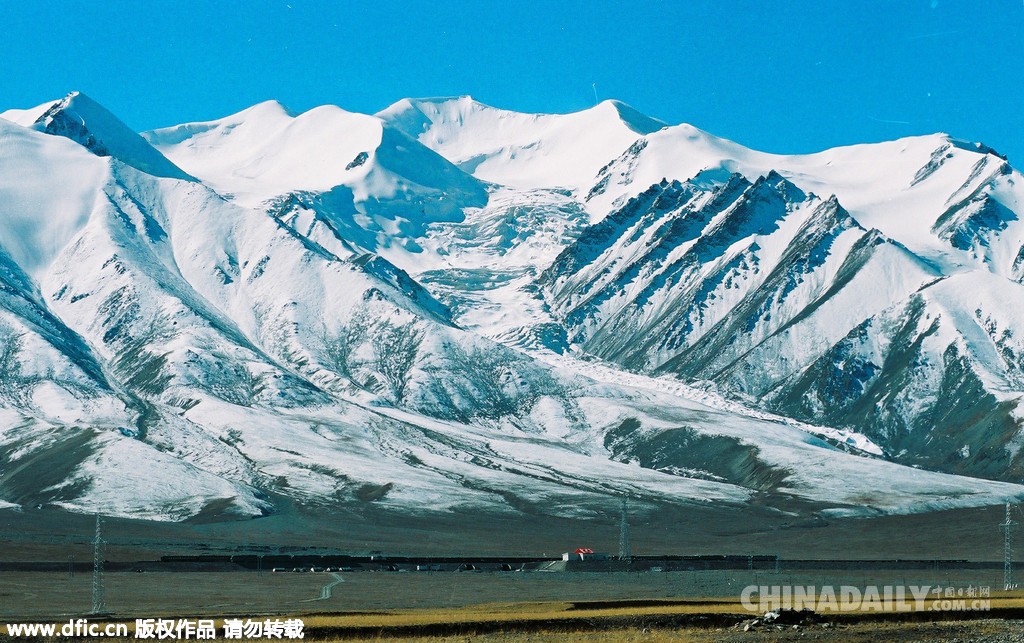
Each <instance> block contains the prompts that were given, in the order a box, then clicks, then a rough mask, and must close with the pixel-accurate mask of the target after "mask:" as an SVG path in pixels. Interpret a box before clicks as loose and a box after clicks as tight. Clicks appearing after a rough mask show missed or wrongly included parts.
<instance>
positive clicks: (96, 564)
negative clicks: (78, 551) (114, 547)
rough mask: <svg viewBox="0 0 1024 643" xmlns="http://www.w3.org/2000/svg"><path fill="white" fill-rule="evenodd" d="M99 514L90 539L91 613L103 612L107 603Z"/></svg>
mask: <svg viewBox="0 0 1024 643" xmlns="http://www.w3.org/2000/svg"><path fill="white" fill-rule="evenodd" d="M101 524H102V522H101V521H100V515H99V514H96V537H95V538H94V539H93V541H92V614H93V615H97V614H104V613H106V611H107V605H106V603H105V602H104V600H103V535H102V533H101V531H100V526H101Z"/></svg>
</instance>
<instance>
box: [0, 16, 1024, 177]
mask: <svg viewBox="0 0 1024 643" xmlns="http://www.w3.org/2000/svg"><path fill="white" fill-rule="evenodd" d="M0 10H2V14H0V16H2V17H0V109H6V108H8V107H29V106H32V105H35V104H38V103H41V102H43V101H46V100H50V99H53V98H57V97H60V96H62V95H63V94H65V93H67V92H68V91H70V90H72V89H78V90H81V91H84V92H85V93H87V94H89V95H90V96H92V97H93V98H95V99H96V100H98V101H99V102H101V103H103V104H104V105H106V106H107V107H108V108H109V109H110V110H111V111H113V112H114V113H116V114H118V115H119V116H120V117H121V118H122V119H123V120H124V121H125V122H127V123H128V124H129V125H130V126H132V127H134V128H136V129H140V130H141V129H149V128H153V127H159V126H164V125H171V124H175V123H179V122H184V121H189V120H205V119H211V118H217V117H220V116H224V115H227V114H229V113H232V112H235V111H238V110H240V109H243V108H245V107H247V106H249V105H251V104H253V103H256V102H259V101H261V100H266V99H269V98H276V99H278V100H280V101H282V102H283V103H285V104H286V105H288V106H289V107H291V108H292V109H294V110H298V111H303V110H306V109H309V108H311V107H314V106H316V105H320V104H324V103H333V104H336V105H340V106H341V107H344V108H345V109H349V110H353V111H362V112H370V113H372V112H375V111H377V110H379V109H382V108H383V107H386V106H387V105H388V104H390V103H392V102H394V101H395V100H398V99H399V98H403V97H406V96H438V95H459V94H471V95H473V96H474V97H475V98H477V99H478V100H480V101H482V102H485V103H488V104H491V105H494V106H497V107H505V108H509V109H517V110H522V111H543V112H566V111H574V110H578V109H583V108H586V107H588V106H590V105H592V104H593V103H594V85H595V84H596V89H597V94H598V96H599V98H601V99H604V98H618V99H620V100H622V101H625V102H627V103H629V104H631V105H633V106H634V107H636V108H637V109H639V110H640V111H642V112H645V113H647V114H649V115H651V116H655V117H657V118H660V119H662V120H664V121H667V122H669V123H678V122H689V123H692V124H694V125H696V126H698V127H701V128H703V129H706V130H708V131H710V132H712V133H714V134H717V135H719V136H724V137H726V138H730V139H733V140H736V141H738V142H740V143H743V144H744V145H748V146H751V147H754V148H757V149H762V150H766V151H771V152H783V153H786V152H809V151H815V150H819V149H823V148H826V147H830V146H834V145H841V144H849V143H855V142H868V141H879V140H886V139H892V138H898V137H900V136H906V135H911V134H923V133H931V132H936V131H945V132H949V133H951V134H953V135H955V136H959V137H961V138H966V139H971V140H982V141H984V142H985V143H987V144H989V145H992V146H993V147H995V148H996V149H997V150H999V151H1000V152H1002V153H1004V154H1008V155H1009V156H1010V160H1011V161H1015V163H1016V164H1017V165H1018V166H1024V1H1022V0H986V1H985V2H968V1H964V2H953V1H951V0H904V1H896V0H889V1H860V2H853V1H850V2H838V1H832V2H830V1H826V0H818V1H815V2H802V1H793V2H778V3H769V2H763V1H762V2H751V1H746V0H738V1H737V2H730V3H725V2H711V1H706V2H705V1H701V2H685V1H679V2H621V1H618V2H604V1H591V2H553V1H549V2H533V1H529V0H527V1H525V2H524V1H517V2H509V1H508V0H504V1H500V2H492V1H489V0H479V1H458V2H445V1H443V0H436V1H434V2H388V1H386V0H378V1H377V2H344V1H335V2H327V1H320V0H315V1H314V0H285V1H253V2H216V1H213V2H186V1H166V0H147V1H145V2H134V1H133V2H125V1H120V0H106V1H104V2H96V1H94V0H88V1H60V0H53V1H51V2H24V1H23V0H19V1H16V2H15V1H11V0H0Z"/></svg>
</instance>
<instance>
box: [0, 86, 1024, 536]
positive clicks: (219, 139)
mask: <svg viewBox="0 0 1024 643" xmlns="http://www.w3.org/2000/svg"><path fill="white" fill-rule="evenodd" d="M80 96H81V95H74V96H72V98H71V100H70V101H66V104H64V103H63V102H61V101H58V102H57V103H53V104H50V106H49V107H46V108H44V109H37V110H27V111H24V112H21V111H14V112H4V114H9V115H10V117H11V118H12V119H14V121H18V122H9V121H4V122H0V142H2V145H0V206H2V209H0V269H2V270H3V272H0V284H2V290H0V322H2V324H0V340H2V345H3V347H4V350H3V351H2V352H0V353H2V354H0V381H3V382H4V388H3V389H2V390H0V418H2V422H0V461H2V462H3V464H4V467H3V471H5V472H14V473H3V474H2V475H0V502H3V503H7V504H15V505H18V506H22V507H26V506H35V505H54V506H58V507H64V508H68V509H71V510H75V511H97V510H102V511H104V512H107V513H111V514H113V515H125V516H133V515H134V516H142V517H149V518H154V519H162V520H182V519H187V518H190V517H194V516H197V515H200V514H203V515H207V514H210V515H214V516H216V517H219V519H233V518H239V517H258V516H261V515H265V514H267V513H272V512H274V511H275V504H274V503H275V501H274V500H273V499H274V498H279V497H282V496H284V497H288V498H291V499H294V500H295V501H297V502H303V503H310V504H312V505H316V506H342V507H346V508H348V509H350V510H353V511H360V510H362V509H365V508H366V507H368V506H370V505H372V506H374V507H384V508H387V509H388V510H390V511H395V512H406V513H421V512H429V511H454V510H463V509H467V508H479V509H482V510H487V511H506V512H509V511H511V512H520V513H524V514H530V515H532V514H536V515H562V516H579V517H586V516H593V515H597V514H599V513H600V512H601V511H603V509H602V507H604V505H605V504H606V503H607V499H608V498H609V497H618V496H620V495H629V496H630V497H631V498H635V499H636V502H637V506H638V508H640V509H641V510H644V508H646V510H651V511H653V510H655V508H656V507H657V506H659V504H661V503H683V504H686V503H696V504H699V503H704V502H717V503H725V504H728V505H730V506H735V507H737V508H742V507H744V506H746V505H747V504H748V503H751V502H758V503H760V504H762V505H764V506H766V507H771V508H773V510H777V511H780V512H785V511H787V510H788V509H787V508H788V507H791V506H792V502H793V499H794V498H798V499H799V500H800V502H801V503H804V504H803V505H802V506H803V507H804V509H801V511H809V512H812V513H815V514H816V515H821V516H833V515H864V514H870V513H874V512H881V513H902V512H914V511H927V510H932V509H936V508H940V507H950V506H976V505H979V504H987V503H993V502H998V501H1000V500H1001V499H1003V498H1006V497H1024V486H1021V485H1020V483H1021V482H1024V477H1022V471H1021V456H1020V450H1019V445H1020V443H1021V434H1020V430H1019V421H1018V420H1017V419H1016V418H1017V414H1018V411H1017V407H1018V402H1019V399H1020V397H1021V395H1022V394H1021V392H1020V387H1021V386H1022V385H1021V381H1022V380H1021V376H1020V373H1022V372H1024V366H1022V365H1021V356H1022V355H1024V348H1022V347H1021V346H1020V345H1019V343H1018V341H1017V340H1016V338H1015V335H1014V333H1013V331H1014V330H1015V329H1016V326H1015V323H1016V322H1015V321H1014V319H1015V318H1024V317H1018V316H1017V311H1019V310H1021V309H1024V306H1021V304H1020V303H1019V302H1024V296H1019V293H1017V291H1016V290H1014V291H1012V292H1011V294H1010V295H1008V296H1003V297H1001V296H999V294H998V293H999V292H1000V289H1001V287H1002V284H1003V282H1004V281H1005V282H1006V283H1011V284H1013V285H1014V287H1022V286H1020V284H1019V283H1017V282H1015V281H1013V280H1012V279H1010V277H1012V276H1013V275H1014V274H1017V273H1015V272H1014V271H1015V270H1018V269H1019V266H1018V262H1016V260H1015V259H1014V257H1017V256H1018V255H1019V254H1020V253H1021V252H1024V250H1022V248H1024V225H1018V224H1019V220H1018V219H1019V217H1018V218H1014V217H1016V216H1017V214H1018V213H1021V212H1024V210H1022V208H1021V201H1020V199H1019V197H1020V192H1019V190H1020V188H1019V185H1020V183H1019V173H1017V172H1016V170H1013V169H1012V168H1011V167H1010V166H1009V165H1008V164H1007V163H1006V161H1005V160H1003V159H1000V158H999V157H998V156H996V155H995V153H994V152H992V151H991V150H990V148H984V147H978V146H972V145H960V146H957V145H955V144H953V142H951V141H950V140H948V138H944V137H939V136H936V137H930V138H929V137H923V138H920V139H904V140H902V141H897V142H894V143H891V144H886V145H884V146H883V147H858V148H850V149H840V150H830V151H826V152H823V153H820V154H819V155H817V156H815V157H813V158H811V157H781V156H778V155H764V154H761V153H758V152H754V151H751V150H746V148H742V146H738V145H736V144H733V143H729V142H728V141H724V139H717V138H715V137H712V136H711V135H709V134H706V133H703V132H701V131H700V130H697V129H696V128H693V127H691V126H673V127H666V126H665V125H664V124H663V123H660V122H659V121H654V120H653V119H646V117H642V115H637V114H636V113H634V111H632V110H631V109H630V108H627V107H626V106H624V105H622V104H619V103H616V102H605V103H602V104H600V105H598V106H596V107H595V108H592V109H591V110H586V111H584V112H579V113H576V114H569V115H523V114H515V113H512V112H507V111H505V110H496V109H494V108H490V107H487V106H482V105H481V104H479V103H475V102H473V101H472V100H471V99H468V98H467V97H460V98H457V99H455V100H454V101H441V102H440V103H438V102H437V101H433V102H431V101H420V102H419V103H417V104H418V105H419V106H420V107H423V108H424V109H427V107H428V104H430V105H435V107H437V105H441V107H437V111H436V113H435V114H434V116H435V117H437V119H436V120H430V119H429V118H427V120H428V121H430V125H429V126H427V128H426V130H424V131H420V132H416V131H415V130H414V129H410V127H412V128H415V122H418V121H416V119H415V118H414V119H407V118H405V119H403V117H402V114H403V113H404V114H407V112H402V110H398V109H392V108H388V110H384V112H382V114H383V116H381V115H377V116H371V115H363V114H355V113H351V112H346V111H345V110H342V109H340V108H337V107H331V106H324V107H320V108H314V109H313V110H309V111H307V112H304V113H302V114H294V113H290V112H288V111H287V110H286V109H285V108H284V107H283V106H281V105H280V104H279V103H275V102H265V103H261V104H259V105H256V106H254V107H252V108H249V109H247V110H243V111H242V112H239V113H237V114H235V115H232V116H228V117H225V118H222V119H217V120H214V121H206V122H202V123H187V124H183V125H179V126H174V127H170V128H163V129H161V130H156V131H154V132H148V133H145V135H143V136H139V135H136V134H134V133H133V132H129V133H125V132H124V131H123V130H122V129H120V126H117V127H115V126H112V125H111V126H109V127H108V126H107V125H110V123H109V122H107V120H108V119H107V117H106V114H108V113H109V112H106V110H103V111H100V109H102V108H97V109H93V108H92V107H91V106H88V103H83V104H85V105H87V107H86V108H77V109H72V108H74V107H75V104H76V103H77V102H80V101H82V100H84V99H81V98H80ZM453 102H454V105H453V104H452V103H453ZM399 103H402V101H400V102H399ZM406 103H407V106H406V107H408V108H411V107H412V106H413V104H414V101H411V100H410V101H406ZM62 104H63V106H62V107H61V105H62ZM396 105H398V103H396ZM392 107H394V106H392ZM55 108H56V111H53V110H54V109H55ZM449 108H450V109H449ZM403 109H404V108H403ZM417 109H419V107H417ZM389 110H390V111H389ZM445 110H448V111H445ZM460 110H461V111H460ZM51 111H52V113H51ZM37 112H38V113H37ZM385 112H386V113H385ZM400 112H401V113H400ZM47 114H50V117H53V116H55V115H56V114H65V115H67V116H68V117H69V118H70V116H71V115H72V114H75V115H76V117H77V116H83V117H85V118H83V119H82V122H81V123H80V125H81V127H80V128H69V127H49V126H47V125H46V122H47V121H46V115H47ZM96 114H98V116H95V115H96ZM421 114H422V115H423V116H424V117H426V116H427V114H426V113H424V112H421ZM90 115H92V116H90ZM460 115H461V117H460ZM414 116H415V114H414ZM460 118H461V120H460ZM40 119H42V121H40ZM92 120H96V121H97V122H95V123H93V122H91V121H92ZM22 121H23V122H22ZM69 122H70V121H69ZM75 122H77V121H75ZM117 122H118V123H119V121H117ZM410 123H412V125H410ZM425 124H426V123H424V122H420V125H421V126H422V125H425ZM86 133H88V134H86ZM129 134H130V135H129ZM413 134H415V136H413ZM485 135H486V136H485ZM90 136H91V137H92V138H90ZM103 141H105V142H104V143H103V145H99V143H100V142H103ZM900 150H902V151H900ZM892 151H895V154H896V157H895V160H893V159H890V158H889V153H890V152H892ZM100 152H107V153H106V154H101V153H100ZM726 152H728V154H726ZM883 152H884V154H883ZM873 155H874V156H878V158H877V159H875V158H873ZM731 157H735V158H731ZM154 159H156V160H154ZM159 159H164V160H165V161H166V162H167V163H168V164H171V165H170V167H173V168H175V169H176V170H177V171H178V172H179V173H180V174H179V173H175V172H174V171H171V170H168V166H163V165H161V164H160V163H159V162H158V160H159ZM986 159H992V160H986ZM775 165H778V167H777V168H776V167H774V166H775ZM768 166H772V167H768ZM837 166H838V167H837ZM1007 168H1009V169H1007ZM165 170H167V171H165ZM652 177H656V178H653V179H652ZM883 179H884V180H883ZM648 181H650V182H648ZM876 184H877V185H876ZM865 186H867V187H865ZM833 188H834V189H833ZM819 195H822V196H819ZM887 195H888V196H892V200H893V201H894V202H895V205H893V204H892V203H890V200H888V196H887ZM893 195H894V196H893ZM954 197H955V198H954ZM911 205H913V206H914V207H913V212H914V216H913V217H903V218H893V217H892V216H891V214H892V213H893V212H898V211H899V208H901V207H902V208H908V207H909V206H911ZM1000 208H1002V209H1000ZM43 210H45V211H47V212H50V211H52V212H55V213H60V216H57V217H51V218H50V219H45V218H42V217H39V216H38V214H39V212H40V211H43ZM1004 210H1005V211H1004ZM904 211H906V210H904ZM1007 212H1009V213H1011V214H1012V215H1013V216H1010V215H1008V214H1007ZM972 286H977V288H975V289H974V290H975V291H976V292H974V293H972V294H971V296H970V297H967V296H963V293H965V292H968V291H970V290H971V289H972ZM967 302H972V303H969V304H968V303H967ZM972 307H973V308H972ZM904 344H908V345H910V346H912V347H916V348H914V351H916V352H913V353H912V354H905V353H906V351H903V352H901V351H900V350H899V349H900V348H901V347H902V346H903V345H904ZM876 362H881V363H876ZM688 382H689V383H692V384H695V385H696V386H691V385H690V384H689V383H688ZM716 391H717V393H716ZM915 396H916V397H915ZM921 400H924V401H928V403H927V404H925V403H921V404H917V402H920V401H921ZM934 400H938V402H934V403H933V402H932V401H934ZM876 403H880V404H881V407H880V408H881V410H880V411H879V410H876V411H874V412H873V411H871V409H872V408H875V406H873V405H876V406H877V404H876ZM915 404H916V406H915ZM972 405H973V406H972ZM965 406H966V407H968V410H969V409H970V408H973V409H974V410H976V411H977V412H978V413H979V414H980V416H979V417H981V420H977V419H975V420H972V419H971V417H970V413H968V412H961V411H963V408H964V407H965ZM961 454H962V455H961ZM889 460H892V461H894V462H890V461H889ZM910 465H913V466H910ZM915 467H923V469H919V468H915ZM925 469H932V471H928V470H925ZM44 471H48V472H49V473H46V474H45V475H43V472H44ZM953 474H956V475H953ZM972 475H973V476H980V477H982V478H992V479H999V480H1001V481H993V480H983V479H980V478H979V477H964V476H972ZM34 476H38V477H39V482H38V483H34V482H33V477H34ZM892 481H898V483H899V485H898V486H899V489H898V490H894V489H893V488H892V486H891V485H890V484H889V483H891V482H892ZM4 506H7V505H6V504H5V505H4Z"/></svg>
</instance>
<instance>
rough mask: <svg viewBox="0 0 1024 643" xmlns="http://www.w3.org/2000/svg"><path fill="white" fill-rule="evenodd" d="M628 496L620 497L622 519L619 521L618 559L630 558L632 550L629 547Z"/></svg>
mask: <svg viewBox="0 0 1024 643" xmlns="http://www.w3.org/2000/svg"><path fill="white" fill-rule="evenodd" d="M627 498H628V496H623V497H622V519H621V521H620V522H619V560H630V559H632V558H633V552H632V550H631V549H630V547H629V504H628V500H627Z"/></svg>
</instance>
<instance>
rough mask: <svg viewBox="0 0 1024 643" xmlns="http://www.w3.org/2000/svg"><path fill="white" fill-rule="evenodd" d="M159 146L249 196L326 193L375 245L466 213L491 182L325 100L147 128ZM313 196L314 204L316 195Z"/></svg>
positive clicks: (339, 216)
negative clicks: (301, 108) (295, 108)
mask: <svg viewBox="0 0 1024 643" xmlns="http://www.w3.org/2000/svg"><path fill="white" fill-rule="evenodd" d="M144 136H145V137H146V138H147V140H149V141H150V142H151V143H152V144H153V146H155V147H156V149H158V150H160V151H161V152H162V153H163V154H164V155H166V156H167V157H168V158H170V159H171V160H172V161H174V162H175V163H177V164H179V165H180V166H181V167H183V168H186V169H187V170H188V171H189V172H191V173H192V174H194V175H195V176H197V177H199V178H200V179H202V180H203V182H204V183H205V184H206V185H208V186H209V187H211V188H213V189H214V190H215V191H217V192H218V193H220V194H221V195H222V196H224V197H226V198H229V199H231V200H233V201H235V202H237V203H239V204H241V205H245V206H250V207H258V206H264V207H266V206H267V205H268V204H271V205H272V206H273V205H276V204H278V203H280V202H281V201H282V200H283V199H286V198H288V197H290V196H303V195H312V194H316V195H322V196H321V197H320V200H321V201H323V200H326V201H327V203H326V205H324V206H322V207H320V208H314V209H319V210H321V213H322V217H323V218H326V219H329V220H332V221H333V222H334V223H335V224H336V225H338V226H339V227H343V228H345V229H346V232H347V234H348V236H350V237H352V238H353V240H355V241H357V242H359V243H361V244H362V246H363V247H364V248H365V249H367V250H371V251H375V250H378V249H382V248H388V247H389V246H390V245H391V244H392V243H398V244H401V243H402V242H403V241H404V242H406V243H407V244H408V245H409V248H410V249H411V250H413V251H415V250H416V247H415V245H414V240H415V238H416V237H417V236H419V235H420V234H422V230H423V226H424V225H426V224H428V223H430V222H433V221H459V220H461V219H462V210H463V208H466V207H473V206H480V205H483V204H484V203H486V201H487V194H486V191H485V189H484V186H483V185H482V184H481V183H480V182H479V181H477V180H476V179H474V178H473V177H471V176H469V175H467V174H465V173H464V172H462V171H460V170H459V169H458V168H456V167H455V166H453V165H452V164H451V163H449V162H448V161H447V160H445V159H444V158H442V157H441V156H439V155H437V154H436V153H434V152H433V151H431V150H430V149H428V148H426V147H424V146H423V145H421V144H419V143H417V142H416V141H415V140H413V139H410V138H409V137H407V136H406V135H405V134H403V133H402V132H401V131H399V130H397V129H395V128H393V127H390V126H389V125H387V124H386V123H385V122H383V121H381V120H380V119H378V118H375V117H373V116H367V115H364V114H354V113H351V112H346V111H344V110H342V109H340V108H338V107H334V106H323V107H317V108H316V109H312V110H309V111H308V112H305V113H304V114H299V115H294V114H292V113H290V112H289V111H288V110H287V109H285V108H284V106H282V105H281V104H280V103H277V102H274V101H269V102H265V103H260V104H259V105H255V106H253V107H250V108H249V109H246V110H243V111H242V112H239V113H238V114H234V115H232V116H228V117H226V118H222V119H219V120H216V121H209V122H204V123H188V124H185V125H178V126H176V127H169V128H165V129H160V130H156V131H153V132H147V133H146V134H145V135H144ZM307 205H308V204H307Z"/></svg>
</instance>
